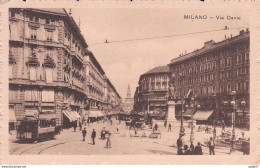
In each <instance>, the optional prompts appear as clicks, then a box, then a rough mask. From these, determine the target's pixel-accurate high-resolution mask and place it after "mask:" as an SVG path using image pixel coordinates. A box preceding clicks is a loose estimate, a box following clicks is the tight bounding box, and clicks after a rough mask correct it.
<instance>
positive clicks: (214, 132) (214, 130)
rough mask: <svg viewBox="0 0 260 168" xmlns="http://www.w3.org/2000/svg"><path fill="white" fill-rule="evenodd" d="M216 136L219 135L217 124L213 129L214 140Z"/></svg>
mask: <svg viewBox="0 0 260 168" xmlns="http://www.w3.org/2000/svg"><path fill="white" fill-rule="evenodd" d="M216 136H217V130H216V126H214V129H213V140H214V141H215V139H216Z"/></svg>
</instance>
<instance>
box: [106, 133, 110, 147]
mask: <svg viewBox="0 0 260 168" xmlns="http://www.w3.org/2000/svg"><path fill="white" fill-rule="evenodd" d="M106 146H107V148H111V133H108V137H107V144H106Z"/></svg>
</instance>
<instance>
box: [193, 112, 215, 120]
mask: <svg viewBox="0 0 260 168" xmlns="http://www.w3.org/2000/svg"><path fill="white" fill-rule="evenodd" d="M212 113H213V110H208V111H197V112H196V113H195V114H194V116H193V119H194V120H204V121H205V120H208V118H209V117H210V116H211V115H212Z"/></svg>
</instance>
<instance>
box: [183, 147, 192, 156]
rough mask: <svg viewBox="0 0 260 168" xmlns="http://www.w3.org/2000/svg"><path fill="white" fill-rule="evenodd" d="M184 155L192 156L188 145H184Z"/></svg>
mask: <svg viewBox="0 0 260 168" xmlns="http://www.w3.org/2000/svg"><path fill="white" fill-rule="evenodd" d="M183 154H184V155H191V152H190V150H189V147H188V145H184V153H183Z"/></svg>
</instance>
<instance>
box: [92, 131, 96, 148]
mask: <svg viewBox="0 0 260 168" xmlns="http://www.w3.org/2000/svg"><path fill="white" fill-rule="evenodd" d="M91 138H92V145H95V138H96V131H95V129H93V131H92V134H91Z"/></svg>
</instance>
